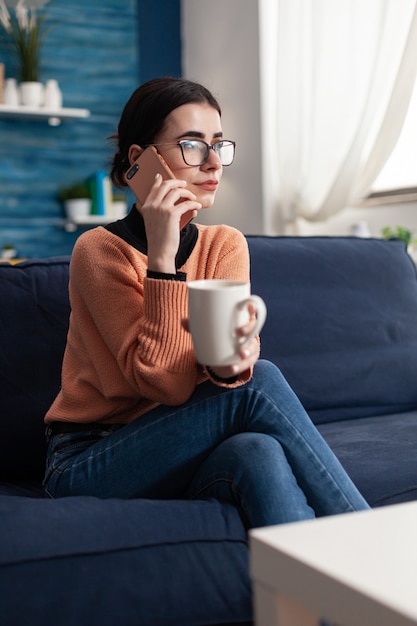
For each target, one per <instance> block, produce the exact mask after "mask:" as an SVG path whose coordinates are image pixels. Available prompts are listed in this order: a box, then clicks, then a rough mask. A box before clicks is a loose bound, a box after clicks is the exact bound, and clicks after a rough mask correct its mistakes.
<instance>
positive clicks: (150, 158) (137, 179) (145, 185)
mask: <svg viewBox="0 0 417 626" xmlns="http://www.w3.org/2000/svg"><path fill="white" fill-rule="evenodd" d="M157 174H161V176H162V178H163V180H167V179H169V178H175V176H174V174H173V173H172V172H171V170H170V168H169V166H168V164H167V163H166V162H165V160H164V159H163V158H162V156H161V155H160V154H159V153H158V152H157V151H156V149H155V148H154V146H149V147H148V148H145V150H144V151H143V152H142V154H141V155H140V156H139V157H138V158H137V159H136V161H135V162H134V163H133V165H131V166H130V168H129V169H128V170H127V172H126V174H125V179H126V182H127V184H128V185H129V187H130V189H131V190H132V191H133V193H134V194H135V196H136V198H137V199H138V200H139V202H140V203H141V204H143V203H144V202H145V199H146V196H147V195H148V193H149V192H150V190H151V187H152V185H153V184H154V182H155V176H156V175H157Z"/></svg>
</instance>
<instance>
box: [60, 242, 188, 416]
mask: <svg viewBox="0 0 417 626" xmlns="http://www.w3.org/2000/svg"><path fill="white" fill-rule="evenodd" d="M92 243H94V242H91V240H90V239H87V238H84V239H83V238H82V237H80V238H79V239H78V241H77V244H76V246H75V248H74V252H73V255H72V262H71V281H70V297H71V306H72V308H73V312H74V314H73V316H72V317H73V324H72V331H73V332H72V336H73V338H74V340H75V341H76V342H77V344H78V346H79V353H80V354H79V357H80V366H81V367H82V365H83V362H85V364H86V367H87V368H88V367H89V366H90V367H91V364H92V363H93V364H94V368H95V372H96V375H97V382H96V383H95V384H99V385H102V386H103V387H107V388H111V387H112V383H113V380H114V378H115V377H117V376H120V374H121V375H122V376H123V378H124V379H125V381H126V382H127V383H128V385H129V387H130V389H131V394H132V395H137V396H139V397H144V398H147V399H148V400H151V401H153V402H157V403H164V404H168V405H179V404H182V403H183V402H185V401H186V400H188V398H189V397H190V396H191V394H192V392H193V390H194V388H195V385H196V382H197V371H198V370H197V366H196V361H195V357H194V354H193V350H192V342H191V338H190V337H189V334H188V333H187V332H186V331H185V330H184V329H183V327H182V319H183V318H185V317H186V315H187V286H186V283H185V282H183V281H175V280H164V279H152V278H147V277H146V259H145V257H143V255H140V253H138V252H137V251H136V250H133V249H132V248H130V247H128V246H126V249H123V250H122V249H121V248H120V245H119V244H117V245H116V244H115V242H114V238H113V236H112V235H111V234H109V235H107V236H106V237H105V238H102V239H101V240H100V245H97V242H95V245H92ZM112 379H113V380H112Z"/></svg>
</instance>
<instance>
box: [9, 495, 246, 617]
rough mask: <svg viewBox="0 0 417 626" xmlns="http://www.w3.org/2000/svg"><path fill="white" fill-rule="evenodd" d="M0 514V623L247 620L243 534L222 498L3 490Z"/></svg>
mask: <svg viewBox="0 0 417 626" xmlns="http://www.w3.org/2000/svg"><path fill="white" fill-rule="evenodd" d="M0 519H1V529H0V535H1V538H2V540H1V541H0V588H1V589H2V593H1V594H0V623H1V624H6V623H8V624H11V623H13V624H29V623H30V624H31V626H45V624H55V623H59V624H60V626H74V624H83V625H87V624H100V626H114V625H115V624H123V626H130V625H131V626H137V625H138V624H141V625H142V626H158V625H160V626H162V625H163V626H169V625H170V624H171V625H173V626H174V625H179V624H181V626H187V625H191V624H192V625H195V624H205V625H207V626H208V625H209V624H225V623H233V624H235V623H238V622H250V621H251V615H252V607H251V590H250V580H249V571H248V570H249V568H248V549H247V540H246V533H245V530H244V528H243V525H242V523H241V521H240V518H239V516H238V513H237V511H236V509H235V508H234V507H232V506H230V505H225V504H220V503H219V502H216V501H195V502H182V501H165V502H161V501H159V502H155V501H150V500H113V499H110V500H99V499H97V498H92V497H75V498H61V499H58V500H41V499H27V498H20V497H14V496H4V497H0ZM62 607H64V609H63V608H62ZM6 616H7V620H6ZM57 616H58V617H57ZM8 620H9V621H8ZM10 620H11V621H10Z"/></svg>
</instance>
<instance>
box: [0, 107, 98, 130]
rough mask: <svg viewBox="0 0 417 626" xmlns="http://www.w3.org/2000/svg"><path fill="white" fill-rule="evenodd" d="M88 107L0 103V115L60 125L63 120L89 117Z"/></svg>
mask: <svg viewBox="0 0 417 626" xmlns="http://www.w3.org/2000/svg"><path fill="white" fill-rule="evenodd" d="M89 115H90V111H89V110H88V109H69V108H62V109H50V108H47V107H30V106H24V105H21V106H10V105H8V104H0V117H6V118H13V119H32V120H35V119H37V120H47V121H48V124H49V125H50V126H59V124H60V123H61V121H62V120H70V119H83V118H86V117H89Z"/></svg>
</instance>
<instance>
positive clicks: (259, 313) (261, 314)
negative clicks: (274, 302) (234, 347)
mask: <svg viewBox="0 0 417 626" xmlns="http://www.w3.org/2000/svg"><path fill="white" fill-rule="evenodd" d="M249 303H252V304H254V305H255V309H256V320H255V325H254V327H253V329H252V332H251V333H250V334H249V335H247V336H246V337H241V339H240V340H239V347H240V346H244V345H245V343H248V341H250V340H251V339H253V337H255V335H259V333H260V332H261V330H262V326H263V325H264V324H265V320H266V304H265V302H264V301H263V300H262V298H260V297H259V296H254V295H251V296H250V297H249V298H247V299H246V300H243V302H240V303H239V304H238V307H239V309H242V308H243V307H245V306H247V305H248V304H249Z"/></svg>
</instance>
